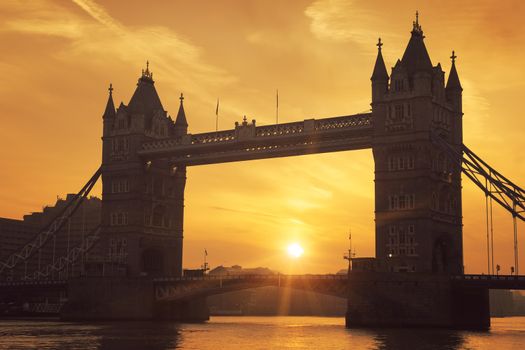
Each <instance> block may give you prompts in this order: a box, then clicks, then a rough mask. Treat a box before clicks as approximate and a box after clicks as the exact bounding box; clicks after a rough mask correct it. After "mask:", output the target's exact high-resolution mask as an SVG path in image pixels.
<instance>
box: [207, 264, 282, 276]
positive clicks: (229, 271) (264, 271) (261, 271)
mask: <svg viewBox="0 0 525 350" xmlns="http://www.w3.org/2000/svg"><path fill="white" fill-rule="evenodd" d="M209 274H210V275H212V276H242V275H274V274H275V272H274V271H272V270H270V269H269V268H267V267H256V268H249V269H243V268H242V266H239V265H233V266H231V267H227V266H222V265H220V266H217V267H216V268H214V269H212V270H211V271H210V272H209Z"/></svg>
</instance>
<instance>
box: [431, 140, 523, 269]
mask: <svg viewBox="0 0 525 350" xmlns="http://www.w3.org/2000/svg"><path fill="white" fill-rule="evenodd" d="M430 136H431V139H432V141H433V142H434V143H436V144H438V145H440V146H441V147H442V148H444V149H445V150H446V151H447V153H448V154H449V156H451V157H453V158H454V159H460V160H461V171H462V173H463V174H465V175H466V176H467V177H468V178H469V179H470V180H471V181H472V182H473V183H474V184H475V185H476V186H477V187H479V188H480V189H481V190H482V191H483V192H484V193H485V215H486V221H487V243H488V240H489V202H488V200H487V199H488V198H487V197H490V241H491V244H490V246H491V248H492V249H490V247H489V246H487V255H488V256H487V265H488V269H489V273H490V265H491V262H490V260H492V273H494V222H493V219H494V217H493V211H492V201H493V200H494V201H496V203H498V204H499V205H500V206H502V207H503V208H504V209H505V210H507V211H508V212H509V213H510V214H511V215H512V220H513V226H514V269H515V274H516V275H517V274H518V273H519V258H518V224H517V219H520V220H522V221H525V190H524V189H523V188H521V187H520V186H518V185H516V184H515V183H513V182H512V181H511V180H509V179H508V178H506V177H505V176H503V175H502V174H501V173H499V172H498V171H497V170H495V169H494V168H493V167H491V166H490V165H489V164H487V163H486V162H485V161H483V159H481V158H480V157H479V156H478V155H476V154H475V153H474V152H472V151H471V150H470V149H469V148H468V147H467V146H465V145H461V150H460V151H458V150H457V149H456V148H455V147H453V146H452V145H451V144H449V143H448V142H447V141H446V140H445V139H444V138H443V137H442V136H441V135H439V134H437V133H434V132H432V133H431V134H430ZM482 180H484V181H482ZM489 251H491V252H492V253H491V254H489ZM489 255H490V256H489Z"/></svg>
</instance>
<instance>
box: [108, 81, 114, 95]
mask: <svg viewBox="0 0 525 350" xmlns="http://www.w3.org/2000/svg"><path fill="white" fill-rule="evenodd" d="M108 91H109V96H111V95H112V94H113V84H111V83H109V89H108Z"/></svg>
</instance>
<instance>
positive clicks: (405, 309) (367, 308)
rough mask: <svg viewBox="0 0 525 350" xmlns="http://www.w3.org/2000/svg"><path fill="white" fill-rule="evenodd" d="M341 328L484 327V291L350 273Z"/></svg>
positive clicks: (413, 277)
mask: <svg viewBox="0 0 525 350" xmlns="http://www.w3.org/2000/svg"><path fill="white" fill-rule="evenodd" d="M348 283H349V285H348V307H347V313H346V327H348V328H356V327H442V328H458V329H487V328H489V327H490V313H489V298H488V290H487V289H482V288H468V287H463V286H459V285H455V284H453V282H452V281H451V280H450V278H449V277H448V276H446V275H443V276H430V275H426V276H425V275H419V274H400V273H396V274H389V273H353V274H352V273H351V274H350V276H349V282H348Z"/></svg>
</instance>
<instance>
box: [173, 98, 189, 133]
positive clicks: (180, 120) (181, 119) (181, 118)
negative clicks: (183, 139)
mask: <svg viewBox="0 0 525 350" xmlns="http://www.w3.org/2000/svg"><path fill="white" fill-rule="evenodd" d="M179 100H180V106H179V112H178V113H177V119H175V126H176V127H181V128H186V129H187V128H188V121H187V120H186V112H184V94H183V93H181V94H180V97H179Z"/></svg>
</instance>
